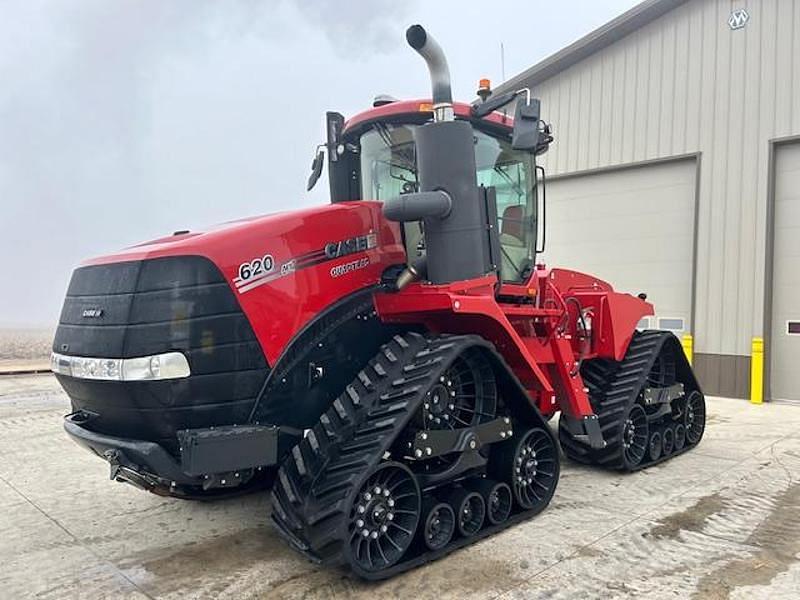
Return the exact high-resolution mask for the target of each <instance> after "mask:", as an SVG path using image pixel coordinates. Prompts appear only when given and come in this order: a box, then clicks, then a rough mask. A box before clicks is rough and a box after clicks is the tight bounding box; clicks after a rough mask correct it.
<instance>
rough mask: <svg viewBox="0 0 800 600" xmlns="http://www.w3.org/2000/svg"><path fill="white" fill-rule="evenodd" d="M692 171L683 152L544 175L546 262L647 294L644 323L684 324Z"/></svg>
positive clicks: (680, 328) (681, 327)
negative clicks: (651, 314)
mask: <svg viewBox="0 0 800 600" xmlns="http://www.w3.org/2000/svg"><path fill="white" fill-rule="evenodd" d="M695 172H696V162H695V160H694V159H690V160H678V161H670V162H663V163H655V164H650V165H646V166H638V167H630V168H624V169H615V170H613V171H606V172H601V173H595V174H585V175H576V176H571V177H570V176H567V177H562V178H557V179H552V180H550V181H549V182H548V184H547V223H546V227H547V245H546V248H545V254H544V260H545V262H546V263H547V264H548V265H549V266H554V267H564V268H570V269H574V270H577V271H583V272H586V273H590V274H592V275H595V276H597V277H599V278H601V279H604V280H606V281H608V282H609V283H611V284H612V285H613V286H614V289H616V290H618V291H622V292H629V293H632V294H638V293H639V292H645V293H647V298H648V300H649V301H651V302H653V304H654V305H655V310H656V318H655V319H648V321H647V322H646V323H643V326H644V327H649V328H660V329H670V330H672V331H675V332H676V333H677V334H678V335H680V334H681V333H682V332H689V331H691V323H690V319H691V307H692V282H693V275H692V273H693V259H692V257H693V255H694V252H693V244H694V230H695V226H694V225H695V196H696V194H695Z"/></svg>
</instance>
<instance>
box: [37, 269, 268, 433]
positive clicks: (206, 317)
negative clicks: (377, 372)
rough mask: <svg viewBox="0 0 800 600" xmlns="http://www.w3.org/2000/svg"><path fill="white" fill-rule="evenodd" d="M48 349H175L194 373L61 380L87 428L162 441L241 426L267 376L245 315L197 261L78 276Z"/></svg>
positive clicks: (106, 352)
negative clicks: (90, 418) (180, 432)
mask: <svg viewBox="0 0 800 600" xmlns="http://www.w3.org/2000/svg"><path fill="white" fill-rule="evenodd" d="M53 350H54V351H56V352H60V353H63V354H70V355H76V356H90V357H91V356H97V357H108V358H133V357H137V356H146V355H151V354H159V353H162V352H170V351H175V350H178V351H181V352H183V353H184V354H185V355H186V356H187V358H188V360H189V366H190V368H191V371H192V375H191V376H190V377H189V378H188V379H182V380H173V381H158V382H125V383H122V382H101V381H86V380H78V379H72V378H70V377H59V380H60V381H61V383H62V385H63V386H64V388H65V390H66V391H67V393H68V394H69V395H70V397H71V399H72V402H73V408H74V409H75V410H78V409H87V410H91V411H92V412H96V413H98V414H99V415H100V417H99V418H98V419H97V420H96V421H94V422H92V423H93V425H92V428H93V429H96V430H98V431H103V432H105V433H112V434H115V435H122V436H126V437H134V438H138V439H152V440H154V441H156V440H158V441H162V442H163V441H166V440H170V441H171V440H173V439H174V432H175V430H177V429H183V428H187V427H205V426H209V425H218V424H219V425H222V424H233V423H242V422H244V421H246V420H247V416H248V415H249V411H250V409H251V408H252V405H253V402H254V400H255V398H256V395H257V394H258V391H259V389H260V387H261V385H262V383H263V382H264V379H265V377H266V375H267V373H268V370H269V368H268V365H267V363H266V360H265V358H264V354H263V352H262V350H261V347H260V345H259V344H258V341H257V340H256V337H255V335H254V333H253V330H252V328H251V327H250V323H249V322H248V320H247V317H246V316H245V315H244V313H243V312H242V310H241V308H240V307H239V304H238V302H237V301H236V298H235V296H234V294H233V292H232V291H231V289H230V287H229V285H228V284H227V282H226V281H225V280H224V279H223V277H222V274H221V273H220V272H219V270H218V269H217V267H216V266H215V265H214V264H213V263H212V262H211V261H209V260H208V259H205V258H202V257H196V256H185V257H169V258H160V259H152V260H144V261H133V262H125V263H115V264H110V265H97V266H89V267H82V268H79V269H77V270H76V271H75V272H74V273H73V276H72V280H71V282H70V285H69V289H68V291H67V297H66V300H65V301H64V307H63V309H62V312H61V318H60V322H59V326H58V329H57V331H56V337H55V341H54V342H53Z"/></svg>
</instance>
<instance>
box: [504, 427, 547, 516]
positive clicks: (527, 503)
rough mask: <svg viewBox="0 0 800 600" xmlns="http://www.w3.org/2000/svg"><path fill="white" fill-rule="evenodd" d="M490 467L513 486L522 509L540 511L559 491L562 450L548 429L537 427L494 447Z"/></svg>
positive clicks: (513, 491) (515, 497)
mask: <svg viewBox="0 0 800 600" xmlns="http://www.w3.org/2000/svg"><path fill="white" fill-rule="evenodd" d="M489 470H490V473H492V475H493V476H494V477H496V478H497V479H500V480H502V481H505V482H506V483H507V484H508V485H509V486H510V488H511V491H512V495H513V496H514V500H515V501H516V503H517V504H518V505H519V506H520V508H522V509H524V510H532V511H535V512H539V511H541V510H542V509H543V508H544V507H546V506H547V505H548V504H549V503H550V500H551V498H552V497H553V494H554V493H555V491H556V485H557V484H558V474H559V462H558V449H557V448H556V446H555V444H554V443H553V439H552V437H551V436H550V435H549V434H548V433H547V432H546V431H545V430H543V429H541V428H539V427H534V428H532V429H528V430H527V431H523V432H522V434H521V435H520V436H519V437H518V438H517V439H512V440H509V441H507V442H504V443H503V444H502V445H499V446H498V447H497V448H496V449H495V450H493V452H492V455H491V456H490V457H489Z"/></svg>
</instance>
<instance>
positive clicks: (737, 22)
mask: <svg viewBox="0 0 800 600" xmlns="http://www.w3.org/2000/svg"><path fill="white" fill-rule="evenodd" d="M749 20H750V13H748V12H747V11H746V10H745V9H743V8H740V9H739V10H735V11H733V12H732V13H731V16H730V17H728V25H730V26H731V29H741V28H742V27H744V26H745V25H747V22H748V21H749Z"/></svg>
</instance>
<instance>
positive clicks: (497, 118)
mask: <svg viewBox="0 0 800 600" xmlns="http://www.w3.org/2000/svg"><path fill="white" fill-rule="evenodd" d="M453 112H454V113H455V115H456V117H460V118H462V119H468V120H470V121H472V122H482V123H485V124H487V125H493V126H495V127H501V128H503V129H508V131H509V132H510V131H511V129H512V128H513V126H514V119H513V118H512V117H511V116H510V115H508V114H506V113H504V112H501V111H495V112H493V113H490V114H488V115H487V116H485V117H484V118H483V119H477V118H475V117H473V116H472V105H471V104H467V103H466V102H454V103H453ZM420 113H429V114H433V104H432V103H431V101H430V100H426V99H422V100H397V101H395V102H389V103H387V104H384V105H382V106H376V107H375V108H370V109H369V110H365V111H363V112H360V113H358V114H356V115H353V116H352V117H350V118H349V119H348V120H347V121H346V122H345V125H344V133H347V132H349V131H352V130H355V129H359V128H360V126H362V125H367V124H369V123H372V122H374V121H382V120H386V119H393V118H397V117H402V116H404V115H407V116H419V115H420Z"/></svg>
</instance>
